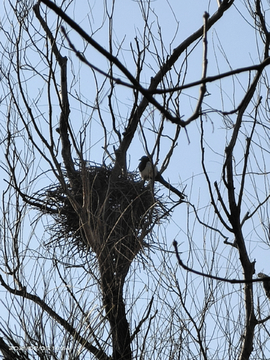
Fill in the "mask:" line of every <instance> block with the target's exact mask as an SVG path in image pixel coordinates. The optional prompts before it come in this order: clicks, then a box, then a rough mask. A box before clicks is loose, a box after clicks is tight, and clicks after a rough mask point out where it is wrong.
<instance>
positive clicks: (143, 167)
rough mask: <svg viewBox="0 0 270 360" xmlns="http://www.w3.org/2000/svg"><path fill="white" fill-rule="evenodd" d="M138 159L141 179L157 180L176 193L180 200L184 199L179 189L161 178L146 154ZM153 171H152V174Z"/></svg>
mask: <svg viewBox="0 0 270 360" xmlns="http://www.w3.org/2000/svg"><path fill="white" fill-rule="evenodd" d="M139 160H140V163H139V166H138V168H139V171H140V175H141V178H142V179H143V181H146V180H154V181H158V182H160V183H161V184H162V185H164V186H165V187H166V188H167V189H169V190H170V191H172V192H174V193H175V194H176V195H178V196H179V198H180V200H181V201H183V200H184V199H185V195H184V194H183V193H182V192H181V191H179V190H178V189H176V188H175V187H174V186H172V185H171V184H169V183H168V182H167V181H166V180H165V179H164V178H163V176H162V175H161V173H160V172H159V171H158V169H157V167H156V165H154V164H153V163H152V161H151V160H150V159H149V157H148V156H146V155H144V156H143V157H141V158H140V159H139ZM153 173H154V176H153Z"/></svg>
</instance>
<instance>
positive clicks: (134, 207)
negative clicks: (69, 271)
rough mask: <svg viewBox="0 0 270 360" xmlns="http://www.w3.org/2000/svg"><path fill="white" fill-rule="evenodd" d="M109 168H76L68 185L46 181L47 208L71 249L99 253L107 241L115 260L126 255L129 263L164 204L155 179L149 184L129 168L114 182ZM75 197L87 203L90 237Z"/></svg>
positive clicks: (58, 238)
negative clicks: (80, 215) (159, 196)
mask: <svg viewBox="0 0 270 360" xmlns="http://www.w3.org/2000/svg"><path fill="white" fill-rule="evenodd" d="M111 173H112V169H111V168H107V167H104V166H90V167H88V168H86V171H84V172H81V171H77V172H76V176H75V177H76V178H75V181H73V188H71V186H70V185H67V187H66V189H63V187H62V186H60V185H56V186H55V185H54V186H50V187H48V188H47V189H45V193H44V194H43V195H46V205H47V206H46V207H45V210H44V211H45V212H46V213H48V214H51V215H52V216H53V218H54V221H55V224H54V225H53V226H52V227H51V231H52V232H53V242H56V243H57V245H60V246H65V247H66V248H67V250H68V251H71V250H72V249H73V250H74V248H77V249H78V248H79V249H82V250H83V251H84V252H86V253H87V252H89V250H93V251H94V252H95V253H96V254H97V255H99V254H100V252H101V251H102V249H104V247H107V250H109V252H110V254H111V255H112V257H113V258H114V261H117V262H118V261H119V258H122V259H126V260H127V261H128V263H129V264H130V263H131V261H132V259H133V258H134V257H135V256H136V254H137V253H138V252H139V251H140V250H141V249H142V248H143V247H144V246H147V241H145V238H146V237H147V235H148V234H149V233H150V232H151V230H152V228H153V226H154V225H155V224H156V223H157V222H158V221H159V219H160V217H161V214H162V213H163V212H164V205H163V204H162V203H161V199H160V198H159V199H157V195H156V194H154V192H153V188H152V187H151V186H150V185H151V184H148V185H147V186H145V184H144V183H143V182H142V181H141V180H139V179H138V176H137V174H134V173H128V175H127V177H121V178H119V179H117V181H115V182H114V183H112V181H111ZM85 174H86V176H85ZM74 183H75V184H76V186H74ZM82 184H84V185H82ZM86 187H87V189H86ZM86 190H87V191H86ZM72 200H75V201H76V202H77V203H78V204H79V205H80V206H81V207H82V206H84V207H87V222H88V226H89V227H90V229H91V234H92V236H91V239H89V238H87V237H86V234H85V231H84V230H83V228H84V227H83V224H82V222H81V219H80V217H79V215H78V214H77V213H76V211H75V210H74V207H73V206H72ZM67 241H68V243H69V244H71V247H72V249H71V248H70V247H69V246H68V245H67ZM51 243H52V242H51ZM120 262H121V261H120ZM124 262H125V261H124Z"/></svg>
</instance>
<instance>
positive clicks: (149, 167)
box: [138, 155, 158, 181]
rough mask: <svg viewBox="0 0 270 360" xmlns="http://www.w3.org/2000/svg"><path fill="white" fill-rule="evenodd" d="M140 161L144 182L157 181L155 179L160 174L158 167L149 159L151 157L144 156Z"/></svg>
mask: <svg viewBox="0 0 270 360" xmlns="http://www.w3.org/2000/svg"><path fill="white" fill-rule="evenodd" d="M139 160H140V163H139V166H138V168H139V171H140V175H141V178H142V179H143V180H144V181H145V180H151V179H155V177H156V176H157V174H158V170H157V167H156V165H154V164H153V163H152V161H151V160H150V159H149V157H148V156H146V155H144V156H142V157H141V158H140V159H139ZM153 173H154V175H153Z"/></svg>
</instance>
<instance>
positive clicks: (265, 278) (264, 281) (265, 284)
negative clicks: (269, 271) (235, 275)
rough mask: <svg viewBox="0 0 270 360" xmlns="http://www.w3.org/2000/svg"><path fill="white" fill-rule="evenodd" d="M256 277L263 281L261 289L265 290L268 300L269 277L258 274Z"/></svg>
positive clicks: (269, 295)
mask: <svg viewBox="0 0 270 360" xmlns="http://www.w3.org/2000/svg"><path fill="white" fill-rule="evenodd" d="M258 277H259V278H261V279H263V287H264V290H265V294H266V296H267V297H268V299H270V276H268V275H266V274H264V273H259V274H258Z"/></svg>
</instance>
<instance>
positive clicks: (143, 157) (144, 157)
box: [139, 155, 149, 161]
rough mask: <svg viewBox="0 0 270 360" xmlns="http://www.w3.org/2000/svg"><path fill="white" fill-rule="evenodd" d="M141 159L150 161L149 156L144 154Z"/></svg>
mask: <svg viewBox="0 0 270 360" xmlns="http://www.w3.org/2000/svg"><path fill="white" fill-rule="evenodd" d="M139 160H140V161H143V160H144V161H149V157H148V156H146V155H144V156H142V157H141V158H140V159H139Z"/></svg>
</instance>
